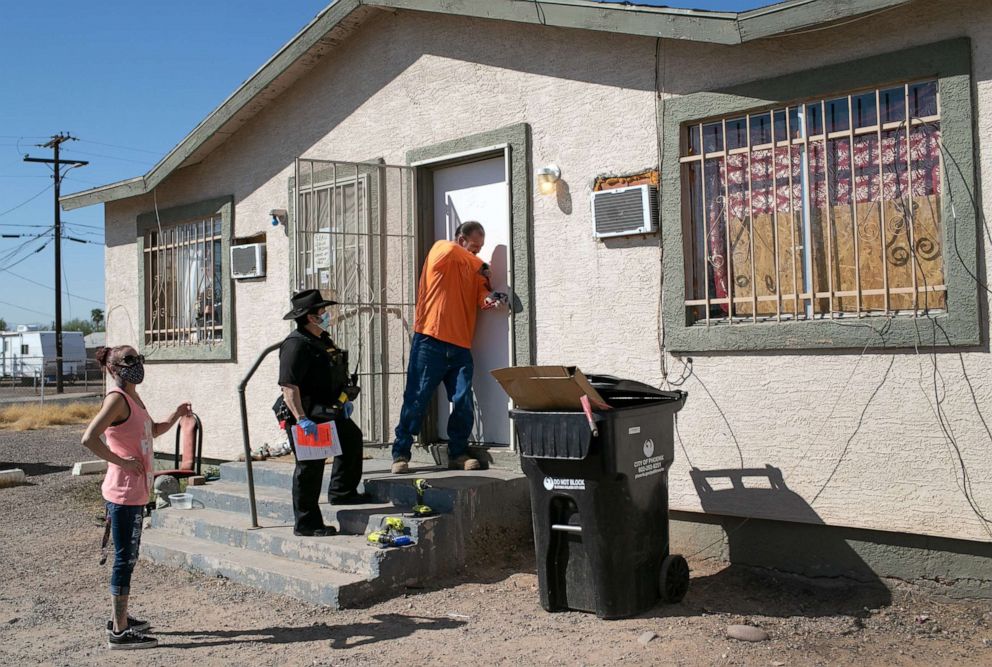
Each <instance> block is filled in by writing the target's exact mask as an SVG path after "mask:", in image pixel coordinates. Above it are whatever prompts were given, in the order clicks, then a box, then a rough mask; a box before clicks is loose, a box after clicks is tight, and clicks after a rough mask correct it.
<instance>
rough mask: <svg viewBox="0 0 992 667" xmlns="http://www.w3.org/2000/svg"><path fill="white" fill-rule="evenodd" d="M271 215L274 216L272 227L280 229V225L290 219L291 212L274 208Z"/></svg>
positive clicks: (270, 212)
mask: <svg viewBox="0 0 992 667" xmlns="http://www.w3.org/2000/svg"><path fill="white" fill-rule="evenodd" d="M269 215H271V216H272V226H273V227H278V226H279V224H280V223H282V222H284V221H285V220H286V219H287V218H288V217H289V211H287V210H286V209H284V208H274V209H272V210H271V211H269Z"/></svg>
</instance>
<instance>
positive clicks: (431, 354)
mask: <svg viewBox="0 0 992 667" xmlns="http://www.w3.org/2000/svg"><path fill="white" fill-rule="evenodd" d="M485 242H486V230H485V229H483V227H482V225H481V224H479V223H478V222H463V223H462V224H460V225H459V226H458V229H457V230H455V240H454V241H438V242H437V243H435V244H434V246H433V247H432V248H431V251H430V253H428V255H427V261H426V262H425V263H424V270H423V272H422V273H421V274H420V285H419V287H418V289H417V313H416V320H415V322H414V326H413V330H414V334H413V346H412V347H411V349H410V363H409V366H408V367H407V372H406V389H405V391H404V392H403V408H402V409H401V410H400V420H399V423H398V424H397V425H396V440H395V441H394V442H393V466H392V472H393V473H396V474H399V473H405V472H409V470H410V465H409V463H410V450H411V448H412V447H413V437H414V436H415V435H417V433H419V432H420V426H421V424H422V422H423V420H424V414H425V413H426V411H427V408H428V406H429V405H430V402H431V398H432V397H433V396H434V392H435V391H436V390H437V387H438V385H439V384H441V383H442V382H443V383H444V387H445V389H446V390H447V392H448V400H449V401H451V416H450V417H449V418H448V466H449V467H450V468H454V469H457V470H478V469H479V462H478V461H477V460H476V459H474V458H472V457H471V456H469V455H468V436H469V435H470V434H471V433H472V423H473V421H474V419H475V404H474V401H473V398H472V372H473V371H474V366H473V363H472V351H471V347H472V337H473V336H474V335H475V319H476V315H477V314H478V309H479V308H482V309H483V310H490V309H492V308H498V307H499V306H500V305H502V304H503V303H504V302H505V300H506V295H503V294H499V293H498V292H493V291H492V288H491V287H490V285H489V269H488V267H487V266H486V264H485V262H483V261H482V260H481V259H479V258H478V257H477V255H478V254H479V251H480V250H482V246H483V245H485Z"/></svg>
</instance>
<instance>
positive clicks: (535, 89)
mask: <svg viewBox="0 0 992 667" xmlns="http://www.w3.org/2000/svg"><path fill="white" fill-rule="evenodd" d="M983 5H984V3H980V2H967V1H965V0H959V1H958V0H954V1H950V2H942V3H914V4H912V5H910V6H909V7H908V8H902V9H896V10H892V11H888V12H885V13H884V14H882V15H880V16H877V17H873V18H870V19H867V20H865V21H863V22H856V23H853V24H850V25H847V26H843V27H841V28H838V29H832V30H822V31H816V32H810V33H807V34H803V35H797V36H793V37H787V38H777V39H770V40H765V41H762V42H759V43H755V44H749V45H746V46H743V47H717V46H712V45H705V44H698V43H689V42H665V43H664V45H663V48H662V52H661V55H662V62H663V63H664V66H663V68H662V72H661V77H660V78H661V81H662V84H663V88H664V90H665V91H666V92H667V93H668V94H672V95H680V94H686V93H691V92H694V91H698V90H713V89H717V88H721V87H726V86H731V85H735V84H738V83H741V82H743V81H747V80H754V79H761V78H767V77H770V76H775V75H778V74H785V73H789V72H795V71H801V70H803V69H807V68H811V67H815V66H818V65H821V64H825V63H832V62H843V61H847V60H851V59H854V58H857V57H859V56H862V55H869V54H874V53H882V52H886V51H893V50H896V49H899V48H902V47H904V46H907V45H912V44H917V43H926V42H933V41H938V40H940V39H946V38H950V37H955V36H961V35H968V36H970V37H971V38H972V40H973V49H974V53H973V57H974V77H975V82H976V91H975V94H976V118H977V119H978V120H977V125H978V127H977V130H976V135H975V140H976V145H977V146H978V147H979V150H980V149H981V147H982V138H983V136H988V131H989V129H990V128H989V122H990V121H989V119H988V117H987V110H988V109H989V108H990V104H992V97H990V96H992V53H990V51H989V47H988V44H992V40H990V36H992V35H990V29H992V8H988V7H984V6H983ZM924 7H925V10H924V9H923V8H924ZM935 7H936V8H935ZM921 11H922V12H923V13H924V14H925V20H921ZM511 45H512V46H511ZM654 57H655V43H654V41H653V40H650V39H642V38H632V37H624V36H617V35H609V34H605V33H592V32H581V31H570V30H559V29H546V28H541V27H539V26H524V25H516V24H509V23H499V22H488V21H476V20H467V19H459V18H454V17H445V16H439V15H430V14H418V13H412V12H410V13H407V12H400V13H396V14H392V13H383V14H380V15H377V16H375V17H374V18H373V19H371V20H370V21H369V22H368V23H367V24H366V25H365V26H363V27H362V28H361V29H359V30H358V32H357V33H356V34H355V35H353V36H352V37H350V38H349V39H348V40H347V41H346V42H345V43H344V45H343V46H342V47H341V48H339V49H338V50H337V51H336V52H334V53H332V54H331V55H330V56H328V57H327V58H326V59H325V61H324V62H322V63H320V64H319V65H318V66H317V67H316V69H315V70H314V71H312V72H311V73H310V74H308V75H307V76H305V77H304V78H303V79H301V80H300V81H299V82H298V83H297V84H296V85H295V86H294V87H293V88H291V89H290V90H289V91H287V92H286V93H285V94H283V95H282V97H281V98H280V100H279V101H278V103H276V104H274V105H272V106H270V107H269V108H268V109H266V110H264V111H263V112H262V113H260V114H259V116H257V117H256V118H255V119H253V120H252V121H251V122H249V123H248V124H247V125H246V126H245V127H244V128H243V129H242V130H240V131H239V132H238V133H237V134H235V135H234V136H233V137H232V139H231V140H229V141H228V142H227V143H226V144H225V145H224V146H222V147H221V148H220V149H218V150H216V151H215V152H214V153H212V154H211V155H210V156H209V157H208V158H207V159H206V160H205V161H204V162H203V163H201V164H200V165H196V166H194V167H190V168H187V169H184V170H182V171H180V172H179V173H177V174H175V175H174V176H173V177H172V178H170V179H169V180H168V181H167V182H165V183H164V184H162V185H161V186H160V187H159V188H158V190H157V193H156V197H157V200H158V206H159V207H160V208H161V207H168V206H175V205H181V204H185V203H189V202H192V201H197V200H200V199H206V198H210V197H217V196H223V195H231V194H233V196H234V197H235V202H236V212H235V220H234V229H235V234H236V235H238V236H244V235H248V234H252V233H255V232H257V231H263V230H267V231H268V232H269V236H268V258H269V259H268V270H269V273H268V277H267V279H266V280H265V281H264V282H259V283H237V284H236V286H235V303H236V304H237V320H236V328H237V358H238V362H237V364H232V363H189V364H169V365H161V366H155V367H153V368H150V370H149V374H148V381H147V384H146V385H145V386H143V387H142V395H143V396H144V397H145V399H146V400H147V401H148V403H149V406H150V408H151V409H152V411H153V413H154V414H164V413H165V412H166V411H167V410H169V409H171V408H172V407H173V404H174V403H176V402H178V401H179V400H180V399H186V398H188V399H190V400H192V401H193V403H194V406H197V409H198V410H199V411H200V412H201V413H202V414H203V415H204V420H205V424H206V429H207V431H206V433H207V438H206V449H207V454H208V455H209V456H218V457H234V456H235V455H236V454H237V453H238V451H239V450H240V447H241V445H240V430H239V425H238V415H237V403H236V390H235V388H236V384H237V382H238V380H239V379H240V378H241V376H242V375H243V374H244V373H245V371H246V370H247V368H248V366H249V365H250V364H251V362H252V361H253V360H254V358H255V356H256V355H257V353H258V351H259V350H260V349H262V348H263V347H264V346H265V345H267V344H269V343H271V342H275V341H277V340H278V339H279V338H280V337H282V336H283V335H284V334H285V332H286V331H287V328H286V326H285V324H284V323H283V322H282V321H281V320H280V319H279V318H280V316H281V314H282V313H283V312H284V311H285V310H286V309H287V303H286V302H287V297H288V294H287V292H288V288H287V285H288V272H287V261H288V260H287V250H286V249H287V242H286V238H285V235H284V234H283V233H282V230H281V229H279V230H275V231H272V228H271V227H270V226H269V221H268V216H267V215H266V213H267V211H268V210H269V209H271V208H287V207H288V206H287V201H286V198H287V194H286V193H287V178H288V177H289V176H290V175H291V169H292V160H293V158H294V157H296V156H298V155H304V156H308V157H317V158H325V159H343V160H363V159H368V158H372V157H383V158H385V159H386V161H387V162H390V163H394V164H402V162H403V160H404V156H405V154H406V152H407V151H408V150H410V149H415V148H418V147H421V146H426V145H430V144H435V143H438V142H442V141H445V140H448V139H455V138H458V137H461V136H465V135H468V134H472V133H476V132H483V131H487V130H491V129H494V128H498V127H502V126H505V125H510V124H513V123H519V122H526V123H529V124H530V125H531V127H532V132H533V162H534V164H535V165H541V164H544V163H547V162H556V163H557V164H558V165H559V166H560V167H561V170H562V178H563V179H564V181H565V184H566V186H567V187H566V188H563V191H566V192H567V194H563V195H561V196H559V197H558V199H556V198H554V197H540V196H535V198H534V201H533V204H534V260H535V271H534V273H535V284H536V290H535V292H536V293H535V295H534V299H535V303H536V307H535V313H536V328H537V331H536V339H537V360H538V361H539V362H540V363H566V364H577V365H579V366H580V367H582V368H584V369H587V370H595V371H598V372H606V373H615V374H619V375H623V376H628V377H634V378H636V379H639V380H643V381H647V382H651V383H655V384H659V383H661V382H662V370H661V367H662V365H661V363H660V352H659V349H660V348H659V342H658V330H657V317H658V307H659V299H660V284H659V283H660V253H659V249H658V242H657V239H648V240H646V241H645V240H632V241H615V242H611V243H608V244H604V243H602V242H597V241H595V240H594V239H592V237H591V234H590V228H591V220H590V215H589V206H588V196H589V192H590V188H591V184H592V180H593V179H594V177H595V176H597V175H599V174H603V173H610V172H629V171H634V170H638V169H641V168H644V167H648V166H653V165H655V164H657V161H658V157H657V149H656V137H655V129H654V128H655V126H654V120H655V106H654V97H653V92H652V91H653V87H654ZM672 131H677V128H666V132H672ZM990 160H992V156H990V155H988V154H983V155H982V156H981V158H980V162H979V164H980V176H981V175H983V174H986V173H988V170H989V169H990V167H992V164H990ZM664 177H665V178H676V177H677V175H675V174H666V175H664ZM980 180H981V181H984V180H987V179H980ZM990 195H992V192H990V191H989V188H988V187H986V188H983V189H982V200H983V202H985V203H987V201H986V200H987V199H988V197H989V196H990ZM152 206H153V201H152V198H151V197H141V198H133V199H130V200H124V201H119V202H114V203H111V204H108V205H107V229H108V238H107V245H108V248H107V267H108V271H107V274H108V280H107V308H108V340H109V341H110V342H111V343H119V342H124V341H132V340H134V339H135V338H136V336H137V333H138V332H136V331H133V329H134V328H136V327H137V312H136V309H137V303H138V302H137V298H138V295H137V290H138V285H137V284H136V280H135V277H136V251H135V246H134V224H135V217H136V216H137V215H138V214H139V213H142V212H145V211H148V210H151V209H152ZM666 224H680V223H679V221H666ZM982 240H983V243H984V244H985V245H984V250H983V252H982V253H981V255H980V256H981V257H982V258H983V261H984V257H985V256H987V254H988V252H989V251H990V250H992V247H990V246H989V238H988V236H987V235H985V234H983V236H982ZM985 273H987V271H986V272H985ZM976 289H977V288H976ZM983 312H985V313H986V318H987V309H986V310H985V311H983ZM930 364H931V359H930V357H929V355H928V354H927V353H926V351H923V350H921V352H920V354H916V353H915V352H914V351H912V350H910V351H908V352H906V353H900V354H890V353H887V354H875V353H872V352H871V351H870V350H869V352H868V353H867V354H865V355H864V356H861V355H860V354H859V353H853V354H851V353H837V352H829V353H822V354H809V353H804V354H788V355H782V354H775V353H771V354H753V355H748V354H735V355H721V354H709V355H705V356H703V355H697V356H694V362H693V368H694V376H693V377H692V378H691V379H689V380H688V381H687V382H686V383H685V385H684V387H683V388H684V389H686V390H687V391H688V392H689V394H690V398H689V402H688V403H687V405H686V408H685V410H684V412H683V413H682V414H681V418H680V420H679V434H680V442H681V446H680V445H679V443H677V444H676V455H677V462H676V464H675V466H674V467H673V468H672V471H671V473H670V483H671V506H672V507H673V508H676V509H682V510H699V509H701V507H700V500H699V496H698V494H697V492H696V489H695V487H694V484H693V482H692V479H691V477H690V467H696V468H698V469H700V470H702V471H710V472H712V471H714V470H722V469H734V468H740V467H742V466H743V467H746V468H763V467H764V466H766V465H769V466H773V467H774V468H777V469H778V470H779V471H781V474H782V481H783V482H784V484H785V486H786V487H787V488H786V489H785V490H784V491H783V490H781V489H780V490H779V491H780V493H778V494H774V493H770V492H767V490H766V491H765V492H756V493H752V492H743V493H740V494H738V495H737V496H735V498H734V502H733V503H731V505H730V507H729V510H730V511H733V510H734V509H737V510H739V512H740V513H741V514H743V515H754V516H764V517H768V518H776V519H793V520H800V521H806V522H811V523H820V522H823V523H829V524H836V525H844V526H855V527H864V528H874V529H880V530H893V531H905V532H918V533H926V534H933V535H944V536H951V537H957V538H965V539H974V540H984V541H989V539H990V538H989V533H988V532H986V529H985V524H983V522H982V521H981V520H980V519H979V518H978V517H977V516H976V514H975V512H974V511H973V509H972V508H971V507H970V506H969V502H968V500H967V499H966V498H965V495H964V493H963V492H962V490H961V489H962V487H963V481H962V473H961V463H960V461H959V460H958V457H957V455H956V454H955V453H954V451H953V449H952V448H951V445H950V444H948V442H947V441H946V439H945V438H944V436H943V433H942V430H941V428H940V425H939V424H938V422H937V418H936V417H935V416H934V412H933V410H932V408H931V407H930V402H932V401H933V387H932V382H933V380H932V377H931V374H932V366H931V365H930ZM937 364H938V367H939V369H940V372H941V376H942V382H943V384H942V389H941V395H942V399H943V403H942V407H943V409H944V410H945V411H946V414H947V416H948V418H949V421H950V428H951V429H952V430H953V433H954V436H955V438H956V441H957V445H958V446H959V448H960V451H961V460H963V462H964V465H965V467H966V468H967V471H968V475H969V478H970V483H971V487H970V490H969V493H970V495H971V496H972V500H973V501H974V503H976V505H977V506H979V507H980V508H988V509H989V512H990V514H992V483H990V482H989V481H988V480H990V479H992V457H989V456H988V452H989V451H990V449H992V436H990V434H989V432H988V430H987V429H986V427H985V425H984V421H983V415H982V414H980V412H979V411H978V410H977V409H976V403H977V405H978V406H980V407H981V409H983V410H986V411H988V409H989V408H988V406H989V398H990V394H992V381H990V380H989V377H990V370H992V359H990V358H989V355H988V353H987V352H986V351H984V350H980V351H967V352H963V353H960V354H959V353H957V352H941V353H939V354H938V355H937ZM668 366H669V368H670V371H671V373H672V374H673V375H674V376H675V377H677V376H678V375H679V371H680V370H681V368H682V363H681V361H679V360H678V359H674V358H669V360H668ZM964 369H966V370H967V373H968V378H969V380H970V386H969V383H967V382H965V380H964V377H963V370H964ZM275 370H276V364H275V360H274V359H273V360H270V361H269V362H267V363H266V364H265V365H263V367H262V368H261V369H260V371H259V373H258V375H257V376H256V379H255V380H254V381H253V384H252V390H251V391H250V393H249V397H248V398H249V405H250V406H251V408H252V418H251V428H252V431H253V434H254V435H255V441H256V443H259V442H261V441H264V440H265V439H266V438H269V437H273V436H275V435H276V433H275V430H274V424H273V422H272V418H271V413H270V412H269V405H270V403H271V401H272V399H273V397H274V395H275V393H276V388H275ZM972 392H973V393H974V396H972ZM973 399H974V400H973ZM866 404H867V409H866ZM863 411H864V414H863V415H862V412H863ZM859 423H860V427H859ZM852 436H853V437H852ZM160 446H163V447H165V446H167V443H165V442H164V441H163V442H162V443H160ZM723 510H724V511H728V508H723Z"/></svg>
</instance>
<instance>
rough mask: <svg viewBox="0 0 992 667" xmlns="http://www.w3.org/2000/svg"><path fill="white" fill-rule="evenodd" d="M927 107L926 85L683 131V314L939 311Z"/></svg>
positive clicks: (942, 297)
mask: <svg viewBox="0 0 992 667" xmlns="http://www.w3.org/2000/svg"><path fill="white" fill-rule="evenodd" d="M938 97H939V93H938V84H937V82H936V81H923V82H916V83H907V84H904V85H900V86H898V87H895V88H889V89H885V90H879V89H876V90H870V91H860V92H855V93H851V94H848V95H845V96H841V97H835V98H832V99H820V100H815V101H810V102H804V103H798V104H795V105H790V106H787V107H783V108H780V109H770V110H762V111H757V112H753V113H748V114H743V115H740V116H734V117H732V118H721V119H718V120H711V121H708V122H700V123H698V124H696V123H692V124H687V125H685V127H684V129H683V131H684V133H685V141H684V143H683V152H684V155H683V157H682V159H681V162H682V165H683V188H684V195H683V196H684V197H686V198H688V199H689V200H690V206H689V207H688V211H687V216H686V217H687V227H688V228H689V229H690V231H691V235H690V236H689V252H688V255H689V257H690V258H691V259H690V262H692V263H693V264H694V265H693V266H692V268H691V269H690V270H689V275H690V276H692V283H691V291H690V292H689V294H687V298H686V306H687V307H688V308H689V312H690V316H691V317H693V319H695V320H703V321H707V322H709V321H710V320H713V319H716V320H726V321H733V319H734V318H744V319H746V318H748V317H750V318H751V319H752V320H757V319H759V318H760V319H763V320H764V319H767V318H775V319H777V320H781V318H782V317H783V316H785V317H788V318H796V319H809V318H823V317H842V316H846V315H854V316H857V317H862V316H871V315H891V314H897V313H901V312H912V313H914V314H915V313H918V312H919V311H920V310H921V309H922V310H924V311H927V312H929V311H932V310H943V309H944V308H946V294H945V285H944V271H943V261H942V251H941V244H940V237H941V229H940V225H941V215H940V178H941V175H940V166H941V159H940V150H941V145H940V116H939V113H938V111H937V109H938ZM855 109H856V110H857V113H855ZM694 199H695V200H696V202H693V200H694Z"/></svg>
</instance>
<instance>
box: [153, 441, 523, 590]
mask: <svg viewBox="0 0 992 667" xmlns="http://www.w3.org/2000/svg"><path fill="white" fill-rule="evenodd" d="M220 471H221V472H220V475H221V479H220V480H219V481H217V482H212V483H210V484H208V485H206V486H197V487H193V486H191V487H189V488H188V489H187V491H188V492H189V493H191V494H192V495H193V498H194V509H191V510H179V509H174V508H165V509H162V510H158V511H156V512H154V513H153V515H152V522H151V527H150V528H149V529H148V530H147V531H145V533H144V535H143V537H142V549H141V553H142V556H143V557H144V558H145V559H147V560H150V561H152V562H156V563H161V564H166V565H171V566H174V567H180V568H184V569H187V570H191V571H199V572H203V573H205V574H209V575H214V576H223V577H226V578H228V579H231V580H232V581H237V582H239V583H242V584H246V585H248V586H253V587H256V588H259V589H261V590H265V591H268V592H272V593H277V594H282V595H287V596H289V597H293V598H297V599H300V600H304V601H307V602H311V603H315V604H321V605H327V606H329V607H332V608H335V609H340V608H344V607H355V606H362V605H364V604H367V603H368V602H370V601H373V600H379V599H383V598H387V597H391V596H393V595H396V594H398V593H401V592H402V591H403V590H404V588H405V586H407V585H414V584H416V583H418V582H423V581H425V580H428V579H431V578H436V577H439V576H445V575H450V574H453V573H456V572H458V571H460V570H462V569H463V568H464V567H465V566H466V565H467V564H468V563H470V562H473V561H474V560H475V558H474V555H476V554H483V553H484V552H485V551H487V550H488V549H492V548H506V547H507V546H510V545H513V546H515V545H516V544H519V543H520V542H521V541H525V540H526V539H527V538H528V536H529V534H530V504H529V502H530V501H529V495H528V491H527V482H526V479H525V478H524V477H523V476H522V474H521V473H520V472H518V471H513V470H507V469H500V468H489V469H486V470H480V471H474V472H463V471H449V470H446V469H443V468H439V467H437V466H435V465H432V464H429V463H420V462H417V461H415V462H414V463H413V466H412V472H411V474H409V475H391V474H390V473H389V461H388V460H384V459H374V458H373V459H367V460H366V461H365V471H364V476H363V486H364V490H365V491H366V492H367V493H369V494H371V495H372V496H373V498H374V499H375V502H374V503H372V504H368V505H348V506H332V505H330V504H328V503H327V502H326V498H322V502H321V508H322V511H323V514H324V521H325V523H327V524H328V525H334V526H335V527H337V528H338V531H339V534H338V535H336V536H334V537H325V538H318V537H297V536H294V535H293V506H292V500H291V496H290V488H291V483H292V474H293V465H292V463H287V462H281V461H280V462H276V461H262V462H255V463H254V465H253V471H254V479H255V496H256V506H257V509H258V523H259V524H260V527H259V528H251V520H250V511H249V501H248V485H247V473H246V470H245V464H244V463H243V462H240V463H239V462H232V463H224V464H222V465H221V466H220ZM329 474H330V465H328V466H327V469H326V471H325V477H324V483H323V488H324V489H326V488H327V480H328V477H329ZM418 478H425V479H428V480H429V481H430V483H431V484H432V485H433V488H431V489H428V490H427V492H426V494H425V502H426V504H428V505H429V506H430V507H431V508H433V509H434V510H435V511H436V512H438V514H437V516H434V517H430V518H426V519H412V518H409V517H406V516H404V519H405V521H406V523H407V525H408V526H410V529H411V533H412V536H413V537H414V538H415V540H416V544H414V545H413V546H409V547H402V548H391V549H380V548H378V547H376V546H373V545H371V544H369V543H368V542H367V540H366V539H365V535H367V534H368V533H369V532H371V531H373V530H376V529H378V528H379V526H380V522H381V520H382V519H383V518H384V517H386V516H398V515H406V514H408V513H409V511H410V508H411V507H412V506H413V505H414V504H415V498H416V492H415V490H414V488H413V481H414V480H415V479H418ZM360 490H361V489H360Z"/></svg>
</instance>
